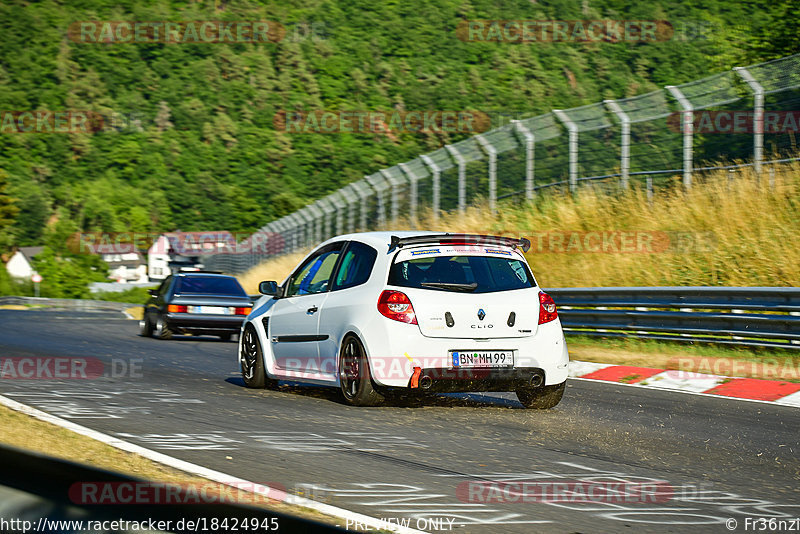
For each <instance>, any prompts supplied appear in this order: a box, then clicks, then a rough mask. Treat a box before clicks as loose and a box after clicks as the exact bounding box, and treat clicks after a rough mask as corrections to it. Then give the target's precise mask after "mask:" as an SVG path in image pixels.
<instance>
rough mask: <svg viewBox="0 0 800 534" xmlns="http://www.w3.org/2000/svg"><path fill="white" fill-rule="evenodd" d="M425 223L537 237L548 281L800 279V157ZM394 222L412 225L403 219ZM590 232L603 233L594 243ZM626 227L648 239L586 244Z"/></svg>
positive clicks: (264, 270)
mask: <svg viewBox="0 0 800 534" xmlns="http://www.w3.org/2000/svg"><path fill="white" fill-rule="evenodd" d="M416 226H417V228H418V229H424V230H441V231H447V232H464V233H488V234H501V235H512V236H525V237H528V238H529V239H531V241H532V242H533V245H534V246H533V247H532V249H531V252H529V253H528V260H529V262H530V263H531V265H532V267H533V269H534V272H535V273H536V275H537V278H538V281H539V283H540V284H541V285H542V286H544V287H577V286H589V287H591V286H673V285H675V286H686V285H700V286H798V285H800V164H798V163H797V162H794V163H793V164H787V165H784V166H780V167H776V169H775V175H774V185H773V186H770V179H769V178H768V176H767V173H766V172H765V173H763V175H762V176H761V177H758V176H756V174H755V173H754V171H753V170H752V169H750V168H745V169H743V170H741V171H740V172H737V173H736V174H735V175H734V176H733V177H731V176H729V173H728V172H727V171H716V172H711V173H709V174H706V175H703V176H699V177H696V181H695V184H694V186H693V187H692V189H691V190H690V191H683V190H682V189H681V188H679V187H676V188H671V189H667V190H664V191H660V192H658V193H657V194H656V196H655V198H654V199H653V201H652V202H650V201H649V200H648V199H647V196H646V194H645V192H644V191H641V190H633V191H629V192H627V193H626V194H620V195H608V194H606V193H603V192H600V191H595V190H593V189H591V188H586V189H582V190H580V191H579V193H578V194H576V195H575V196H567V195H564V196H553V195H550V196H543V197H541V198H540V199H538V200H535V201H533V202H530V203H526V204H523V205H512V204H502V203H501V204H500V206H499V209H498V213H497V215H496V216H492V214H491V213H490V211H489V210H488V208H487V206H485V205H477V206H472V207H470V208H469V209H467V211H466V213H465V214H463V215H458V214H448V215H446V216H443V217H440V218H439V220H438V221H434V220H433V218H432V217H431V215H430V214H429V213H428V214H425V215H424V216H423V217H422V218H421V221H420V223H418V224H417V225H416ZM392 227H393V228H408V227H410V225H409V223H408V221H397V223H396V224H393V225H392ZM591 232H594V233H595V234H593V235H594V237H593V239H594V241H590V242H589V243H587V242H586V241H585V239H586V237H587V233H591ZM620 232H626V233H627V234H626V235H628V236H642V235H643V236H644V237H643V238H641V239H645V240H646V241H642V242H641V243H642V244H643V245H645V246H639V247H637V246H634V247H632V249H633V250H637V251H635V252H622V251H617V252H612V251H610V249H607V250H605V251H603V250H602V247H600V248H601V250H600V251H591V250H589V249H591V248H592V247H591V246H590V247H588V248H587V246H586V245H587V244H589V245H591V244H592V243H597V242H598V241H597V239H602V237H599V238H598V237H597V236H604V235H605V236H614V235H615V233H616V235H617V237H616V238H614V239H617V241H616V243H617V244H618V245H619V235H620V234H619V233H620ZM554 236H555V238H557V237H558V236H561V238H562V239H563V240H564V241H563V243H562V244H561V245H559V244H558V243H557V242H555V241H554V240H553V239H554ZM570 239H572V240H573V241H572V243H571V245H572V246H570ZM636 239H640V238H639V237H634V241H635V240H636ZM648 243H650V244H651V246H650V247H648V246H646V245H647V244H648ZM629 249H630V247H629ZM299 256H301V255H293V256H291V257H288V256H287V257H283V258H278V259H276V260H272V261H268V262H266V263H265V264H262V265H260V266H258V267H256V268H254V269H253V270H251V271H250V272H249V273H247V274H246V275H245V276H244V277H243V280H245V281H246V283H251V284H255V286H257V283H258V281H259V280H265V279H277V280H281V279H282V278H283V276H285V275H286V274H288V273H289V271H290V270H291V268H292V266H293V265H295V264H296V263H297V261H298V260H299ZM279 275H280V276H279ZM246 287H248V286H246ZM250 287H253V286H250Z"/></svg>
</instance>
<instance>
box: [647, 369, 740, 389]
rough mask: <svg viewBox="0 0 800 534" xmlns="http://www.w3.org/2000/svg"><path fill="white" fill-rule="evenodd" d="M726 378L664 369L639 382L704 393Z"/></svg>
mask: <svg viewBox="0 0 800 534" xmlns="http://www.w3.org/2000/svg"><path fill="white" fill-rule="evenodd" d="M725 380H727V378H726V377H724V376H718V375H704V374H700V373H687V372H685V371H664V372H663V373H658V374H657V375H653V376H651V377H649V378H646V379H645V380H642V381H641V382H639V385H640V386H650V387H653V388H658V389H670V390H677V391H694V392H695V393H705V392H706V391H708V390H710V389H714V388H715V387H717V386H718V385H720V384H722V383H723V382H724V381H725Z"/></svg>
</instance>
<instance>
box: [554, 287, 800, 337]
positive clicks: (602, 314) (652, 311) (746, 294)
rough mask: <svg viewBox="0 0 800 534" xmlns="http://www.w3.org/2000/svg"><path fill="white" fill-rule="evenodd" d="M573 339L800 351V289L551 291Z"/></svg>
mask: <svg viewBox="0 0 800 534" xmlns="http://www.w3.org/2000/svg"><path fill="white" fill-rule="evenodd" d="M545 291H547V292H548V293H549V294H550V295H552V297H553V299H554V300H555V302H556V304H557V305H558V312H559V315H560V317H561V323H562V325H563V327H564V331H565V332H566V333H567V334H573V335H587V336H602V337H636V338H645V339H657V340H668V341H684V342H710V343H720V344H727V345H742V346H751V347H781V348H787V349H800V288H796V287H602V288H601V287H597V288H592V287H589V288H555V289H546V290H545Z"/></svg>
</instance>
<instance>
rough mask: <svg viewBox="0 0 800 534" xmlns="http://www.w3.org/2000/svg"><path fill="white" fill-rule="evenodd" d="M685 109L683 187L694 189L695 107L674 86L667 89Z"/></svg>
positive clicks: (683, 124)
mask: <svg viewBox="0 0 800 534" xmlns="http://www.w3.org/2000/svg"><path fill="white" fill-rule="evenodd" d="M665 89H666V90H667V91H669V92H670V93H671V94H672V96H674V97H675V100H677V101H678V103H679V104H680V105H681V108H683V114H682V116H683V120H682V121H681V131H682V132H683V187H684V188H685V189H691V188H692V138H693V135H694V106H692V103H691V102H689V99H688V98H686V97H685V96H683V93H681V90H680V89H678V88H677V87H675V86H674V85H667V86H666V87H665Z"/></svg>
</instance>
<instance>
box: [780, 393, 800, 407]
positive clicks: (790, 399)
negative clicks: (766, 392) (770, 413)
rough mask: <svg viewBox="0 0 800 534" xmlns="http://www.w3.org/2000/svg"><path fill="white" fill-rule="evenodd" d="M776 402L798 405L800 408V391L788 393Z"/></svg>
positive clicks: (785, 404)
mask: <svg viewBox="0 0 800 534" xmlns="http://www.w3.org/2000/svg"><path fill="white" fill-rule="evenodd" d="M774 402H775V404H783V405H784V406H797V407H798V408H800V391H795V392H794V393H792V394H791V395H786V396H785V397H781V398H780V399H778V400H776V401H774Z"/></svg>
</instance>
